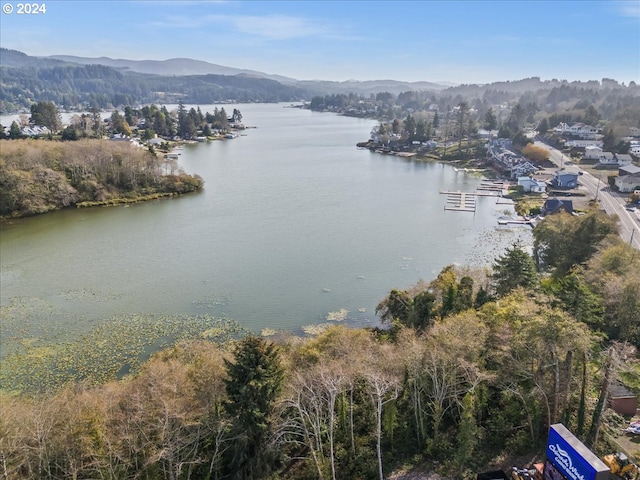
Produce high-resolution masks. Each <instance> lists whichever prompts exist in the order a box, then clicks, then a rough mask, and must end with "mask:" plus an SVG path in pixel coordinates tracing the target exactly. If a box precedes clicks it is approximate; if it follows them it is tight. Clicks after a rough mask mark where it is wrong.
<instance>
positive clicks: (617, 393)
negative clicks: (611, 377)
mask: <svg viewBox="0 0 640 480" xmlns="http://www.w3.org/2000/svg"><path fill="white" fill-rule="evenodd" d="M609 397H610V398H637V397H638V396H637V395H636V394H635V393H633V392H632V391H631V390H629V389H628V388H627V387H625V386H624V385H622V384H621V383H614V384H613V385H611V386H610V387H609Z"/></svg>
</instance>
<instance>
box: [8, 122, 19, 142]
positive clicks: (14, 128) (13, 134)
mask: <svg viewBox="0 0 640 480" xmlns="http://www.w3.org/2000/svg"><path fill="white" fill-rule="evenodd" d="M9 138H10V139H11V140H16V139H18V138H22V130H20V125H18V122H16V121H15V120H14V121H13V122H11V127H9Z"/></svg>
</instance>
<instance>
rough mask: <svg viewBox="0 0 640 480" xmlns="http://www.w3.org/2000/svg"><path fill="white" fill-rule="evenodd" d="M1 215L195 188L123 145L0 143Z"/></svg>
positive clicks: (197, 185)
mask: <svg viewBox="0 0 640 480" xmlns="http://www.w3.org/2000/svg"><path fill="white" fill-rule="evenodd" d="M1 142H2V148H0V189H1V190H2V196H0V215H3V216H6V215H10V216H24V215H33V214H37V213H44V212H47V211H50V210H57V209H60V208H64V207H68V206H74V205H79V206H82V205H94V204H103V205H107V204H116V203H126V202H131V201H136V200H143V199H149V198H156V197H159V196H164V195H173V194H180V193H187V192H192V191H195V190H199V189H201V188H202V186H203V181H202V179H201V178H200V177H198V176H191V175H187V174H186V173H184V172H182V171H180V170H179V169H178V168H177V166H176V165H175V162H173V163H172V162H167V161H165V160H163V159H162V158H161V157H158V156H156V155H155V154H153V153H151V152H149V151H148V150H145V149H135V148H132V147H131V146H130V145H129V143H128V142H124V143H118V142H112V141H109V140H88V139H87V140H80V141H77V142H49V141H45V140H11V141H9V140H2V141H1Z"/></svg>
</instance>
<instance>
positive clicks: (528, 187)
mask: <svg viewBox="0 0 640 480" xmlns="http://www.w3.org/2000/svg"><path fill="white" fill-rule="evenodd" d="M518 187H522V189H523V191H524V192H525V193H544V192H546V191H547V184H546V182H543V181H541V180H536V179H534V178H531V177H518Z"/></svg>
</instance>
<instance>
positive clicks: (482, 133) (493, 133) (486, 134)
mask: <svg viewBox="0 0 640 480" xmlns="http://www.w3.org/2000/svg"><path fill="white" fill-rule="evenodd" d="M498 131H499V130H485V129H484V128H481V129H479V130H478V138H486V139H488V140H491V139H492V138H496V137H497V136H498Z"/></svg>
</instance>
